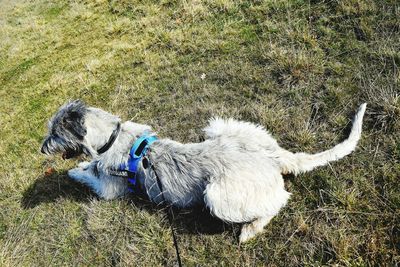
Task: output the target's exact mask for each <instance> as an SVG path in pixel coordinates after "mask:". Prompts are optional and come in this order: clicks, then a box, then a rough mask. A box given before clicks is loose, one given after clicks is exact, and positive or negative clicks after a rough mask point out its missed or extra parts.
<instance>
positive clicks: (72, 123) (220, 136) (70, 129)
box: [41, 100, 366, 243]
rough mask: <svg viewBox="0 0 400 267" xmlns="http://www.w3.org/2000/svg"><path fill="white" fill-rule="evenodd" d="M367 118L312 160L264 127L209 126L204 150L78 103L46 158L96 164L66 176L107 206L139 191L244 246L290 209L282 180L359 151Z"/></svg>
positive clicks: (60, 116)
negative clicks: (216, 222) (235, 229)
mask: <svg viewBox="0 0 400 267" xmlns="http://www.w3.org/2000/svg"><path fill="white" fill-rule="evenodd" d="M365 110H366V103H364V104H362V105H361V106H360V107H359V109H358V111H357V113H356V115H355V118H354V120H353V125H352V129H351V132H350V135H349V137H348V138H347V139H346V140H345V141H343V142H342V143H340V144H338V145H336V146H334V147H333V148H331V149H329V150H326V151H324V152H321V153H317V154H307V153H292V152H290V151H288V150H286V149H284V148H281V147H280V146H279V145H278V143H277V141H276V140H275V139H274V138H273V137H272V136H271V135H270V134H269V133H268V132H267V131H266V130H265V129H264V128H263V127H262V126H260V125H255V124H252V123H249V122H243V121H238V120H234V119H221V118H213V119H211V120H210V121H209V124H208V126H207V127H206V128H205V129H204V132H205V136H206V138H205V140H204V141H203V142H201V143H188V144H182V143H179V142H176V141H173V140H170V139H156V134H155V133H154V131H153V130H152V128H151V127H150V126H148V125H143V124H138V123H134V122H131V121H125V122H122V121H121V119H120V118H119V117H118V116H116V115H113V114H110V113H108V112H106V111H104V110H102V109H99V108H95V107H90V106H87V105H86V104H85V103H84V102H82V101H80V100H74V101H70V102H68V103H66V104H64V105H63V106H62V107H61V108H60V109H59V110H58V111H57V112H56V113H55V115H54V116H53V117H52V118H51V119H50V121H49V124H48V136H47V137H46V138H45V140H44V141H43V144H42V147H41V152H42V153H45V154H47V155H50V154H56V153H61V154H62V157H63V158H64V159H68V158H74V157H77V156H79V155H81V154H85V155H87V156H89V157H90V158H91V159H92V160H91V161H90V162H82V163H79V165H78V167H77V168H74V169H71V170H69V171H68V175H69V176H70V177H71V178H72V179H74V180H76V181H78V182H81V183H84V184H86V185H87V186H89V187H90V188H91V189H92V190H93V191H94V192H95V193H96V194H97V195H99V196H100V197H102V198H104V199H107V200H108V199H115V198H119V197H122V196H124V195H126V194H128V193H129V192H131V191H132V190H133V191H134V193H142V194H144V195H146V196H147V197H148V198H149V199H150V200H151V201H153V202H154V203H157V204H160V203H166V204H168V205H174V206H176V207H190V206H193V205H197V204H203V205H205V206H206V207H207V208H208V209H209V210H210V212H211V214H212V215H213V216H216V217H218V218H219V219H221V220H223V221H225V222H232V223H241V224H242V228H241V233H240V236H239V241H240V242H241V243H242V242H246V241H248V240H249V239H251V238H253V237H254V236H255V235H257V234H259V233H261V232H262V231H263V229H264V226H266V225H267V224H268V223H269V222H270V220H271V219H272V218H273V217H274V216H275V215H277V213H278V212H279V210H280V209H281V208H282V207H283V206H285V205H286V203H287V202H288V199H289V197H290V193H289V192H287V191H286V190H285V188H284V181H283V177H282V174H289V173H292V174H295V175H297V174H300V173H304V172H307V171H311V170H313V169H314V168H316V167H319V166H323V165H326V164H328V163H329V162H331V161H336V160H338V159H341V158H343V157H344V156H346V155H348V154H350V153H351V152H352V151H353V150H354V149H355V148H356V145H357V142H358V140H359V139H360V137H361V129H362V120H363V116H364V113H365ZM143 136H145V137H143ZM146 138H147V139H146ZM149 138H150V139H152V141H151V144H149V142H150V141H148V140H150V139H149ZM138 140H147V141H146V142H147V143H146V144H145V142H144V141H143V142H142V143H140V142H139V141H138ZM138 142H139V143H138ZM143 144H145V145H143ZM133 146H142V149H141V151H139V154H140V155H133V154H132V152H133V153H136V152H135V151H133ZM136 148H137V149H138V147H136ZM132 158H135V159H134V160H135V162H134V164H136V166H135V169H134V173H133V177H132V173H130V172H129V169H127V168H125V166H126V165H127V164H128V165H129V164H131V163H130V162H131V161H132ZM121 166H123V167H121ZM124 168H125V169H124ZM127 173H128V175H127ZM129 175H131V176H130V178H133V179H134V186H135V188H134V189H132V188H131V186H132V183H131V182H132V181H131V180H130V179H129ZM126 176H128V178H127V177H126ZM130 181H131V182H130Z"/></svg>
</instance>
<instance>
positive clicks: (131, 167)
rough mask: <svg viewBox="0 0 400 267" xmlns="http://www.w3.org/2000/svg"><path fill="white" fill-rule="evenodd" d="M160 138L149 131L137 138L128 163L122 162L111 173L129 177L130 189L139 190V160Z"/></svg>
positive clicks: (131, 190) (132, 190)
mask: <svg viewBox="0 0 400 267" xmlns="http://www.w3.org/2000/svg"><path fill="white" fill-rule="evenodd" d="M157 140H158V138H157V137H156V136H154V135H148V134H147V133H145V134H143V135H142V136H140V137H139V138H138V139H136V141H135V143H134V144H133V146H132V148H131V150H130V151H129V159H128V162H127V163H122V164H121V165H120V166H119V168H118V169H117V170H115V171H113V170H111V172H110V174H112V175H117V176H124V177H127V178H128V183H129V186H128V190H129V191H130V192H135V191H138V190H139V183H138V181H137V178H136V173H137V168H138V165H139V162H140V161H142V159H143V157H144V156H145V155H146V152H147V150H148V149H149V147H150V145H151V144H152V143H153V142H155V141H157Z"/></svg>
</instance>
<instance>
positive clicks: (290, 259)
mask: <svg viewBox="0 0 400 267" xmlns="http://www.w3.org/2000/svg"><path fill="white" fill-rule="evenodd" d="M399 17H400V5H399V3H398V2H397V1H395V0H392V1H390V0H383V1H378V0H377V1H372V0H343V1H339V0H332V1H330V0H327V1H303V0H293V1H289V0H285V1H284V0H266V1H230V0H217V1H209V0H205V1H198V0H187V1H173V0H163V1H128V0H121V1H117V0H109V1H103V0H97V1H63V0H55V1H45V0H38V1H26V2H25V1H23V0H18V1H9V0H0V97H1V98H0V99H1V102H0V112H1V116H0V128H1V130H0V131H1V137H0V139H1V140H0V162H1V164H0V173H1V176H0V265H1V266H17V265H22V266H32V265H34V266H50V265H54V266H56V265H68V266H69V265H74V266H75V265H82V266H98V265H100V266H108V265H121V266H136V265H137V266H157V265H168V266H172V265H174V264H175V253H174V248H173V243H172V238H171V235H170V231H169V228H168V222H167V220H166V219H165V218H164V216H163V213H162V211H160V210H158V209H157V208H155V207H153V206H152V205H151V204H148V203H144V202H142V201H138V200H137V199H124V200H115V201H109V202H107V201H103V200H98V199H96V197H95V196H94V195H93V194H92V193H91V192H89V190H88V189H87V188H85V187H83V186H80V185H78V184H75V183H73V182H72V181H69V179H68V178H67V177H66V175H65V173H66V170H68V168H71V167H72V166H74V165H75V164H76V162H64V161H62V160H60V159H59V158H45V157H44V156H42V155H40V153H39V146H40V143H41V141H42V138H43V136H44V135H45V132H46V126H45V125H46V121H47V120H48V118H49V117H50V116H51V114H52V113H53V112H54V111H55V110H56V109H57V107H58V106H59V105H61V104H62V103H64V102H65V101H66V100H68V99H74V98H81V99H83V100H85V101H86V102H87V103H89V104H90V105H94V106H99V107H101V108H103V109H106V110H108V111H111V112H113V113H116V114H119V115H121V117H122V118H123V119H130V120H134V121H136V122H141V123H146V124H150V125H152V126H153V127H154V128H155V129H156V130H157V131H158V132H159V135H160V136H162V137H171V138H173V139H176V140H179V141H183V142H189V141H192V142H195V141H199V140H200V139H201V135H202V134H201V130H200V129H201V128H202V127H204V126H205V125H206V122H207V119H208V118H209V117H210V116H212V115H221V116H226V117H235V118H238V119H243V120H248V121H252V122H257V123H260V124H262V125H264V126H265V127H266V128H267V129H269V130H270V131H271V132H272V133H273V134H274V136H275V137H277V139H278V140H279V142H280V143H281V144H282V145H283V146H284V147H286V148H291V150H292V151H307V152H317V151H321V150H323V149H327V148H329V147H331V146H333V145H334V144H336V143H337V142H339V141H341V140H343V139H344V138H345V137H346V134H347V133H348V130H349V127H350V118H351V117H352V115H353V114H354V111H355V109H356V107H357V106H358V105H359V104H361V103H362V102H368V109H367V113H366V117H365V124H364V133H363V137H362V140H361V141H360V144H359V147H358V149H357V151H356V152H355V153H353V154H352V155H351V156H349V157H346V158H345V159H343V160H341V161H339V162H337V163H334V164H331V165H330V166H326V167H323V168H319V169H317V170H315V171H312V172H310V173H307V174H304V175H300V176H298V177H286V181H285V183H286V187H287V189H288V190H289V191H290V192H292V193H293V195H292V198H291V200H290V202H289V204H288V205H287V207H286V208H284V209H283V210H282V212H281V213H280V214H279V216H277V217H276V218H275V219H274V220H273V221H272V222H271V223H270V224H269V225H268V226H267V228H266V233H265V234H263V235H261V236H259V237H257V238H256V239H254V240H253V241H251V242H249V243H248V244H246V245H242V246H239V245H238V242H237V236H238V230H239V227H238V226H237V225H226V224H223V223H221V222H219V221H218V220H215V219H214V218H212V217H210V216H209V215H208V213H207V211H204V210H202V209H201V208H197V209H194V210H184V211H182V210H181V211H176V212H177V214H178V216H177V218H176V226H177V228H178V239H179V243H180V248H181V254H182V258H183V263H184V264H185V265H188V266H194V265H200V266H205V265H217V264H220V265H225V266H232V265H236V266H239V265H240V266H241V265H245V266H254V265H256V266H259V265H271V266H296V265H313V266H320V265H333V264H338V265H349V266H368V265H395V264H396V263H399V262H400V255H399V250H400V245H399V243H400V229H399V228H400V212H399V208H400V178H399V177H400V134H399V133H400V119H399V118H400V89H399V88H400V86H399V85H400V84H399V83H400V72H399V65H400V20H399ZM49 167H51V168H54V169H55V170H56V171H55V172H54V173H48V172H47V173H46V170H47V169H48V168H49Z"/></svg>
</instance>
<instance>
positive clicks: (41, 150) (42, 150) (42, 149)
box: [40, 144, 46, 154]
mask: <svg viewBox="0 0 400 267" xmlns="http://www.w3.org/2000/svg"><path fill="white" fill-rule="evenodd" d="M40 152H42V153H43V154H46V152H44V144H43V145H42V148H41V149H40Z"/></svg>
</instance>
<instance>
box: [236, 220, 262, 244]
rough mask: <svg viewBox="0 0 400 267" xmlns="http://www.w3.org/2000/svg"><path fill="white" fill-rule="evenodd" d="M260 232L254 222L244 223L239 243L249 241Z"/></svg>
mask: <svg viewBox="0 0 400 267" xmlns="http://www.w3.org/2000/svg"><path fill="white" fill-rule="evenodd" d="M258 233H259V231H257V230H256V229H255V228H254V226H253V224H251V223H249V224H245V225H243V226H242V230H241V232H240V236H239V243H245V242H247V241H249V240H250V239H252V238H253V237H255V236H256V235H257V234H258Z"/></svg>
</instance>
